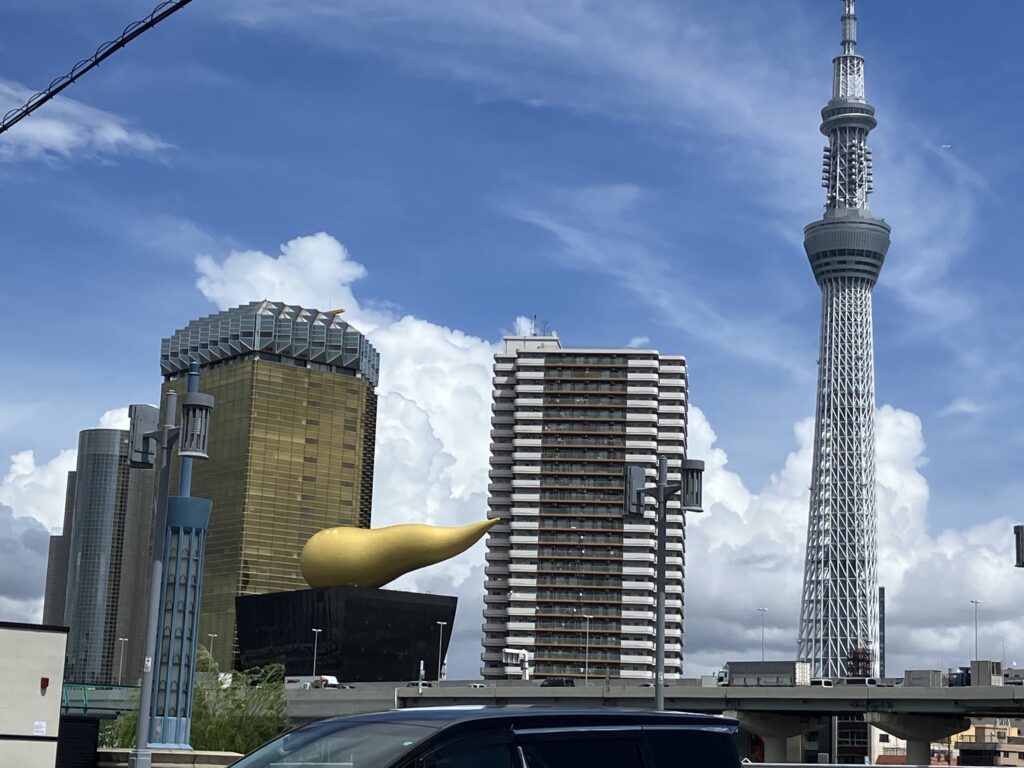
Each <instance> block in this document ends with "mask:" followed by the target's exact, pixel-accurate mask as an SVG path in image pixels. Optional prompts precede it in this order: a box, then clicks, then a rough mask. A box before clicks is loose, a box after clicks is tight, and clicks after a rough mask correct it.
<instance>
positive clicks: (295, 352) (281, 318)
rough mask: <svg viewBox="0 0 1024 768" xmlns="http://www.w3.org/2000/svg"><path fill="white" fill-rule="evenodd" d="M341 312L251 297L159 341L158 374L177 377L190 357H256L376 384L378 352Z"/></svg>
mask: <svg viewBox="0 0 1024 768" xmlns="http://www.w3.org/2000/svg"><path fill="white" fill-rule="evenodd" d="M342 311H343V310H340V309H339V310H332V311H328V312H321V311H320V310H317V309H306V308H304V307H299V306H295V305H292V304H284V303H283V302H279V301H253V302H250V303H248V304H243V305H242V306H240V307H235V308H233V309H226V310H224V311H222V312H216V313H214V314H212V315H207V316H206V317H203V318H200V319H198V320H193V321H192V322H190V323H189V324H188V325H186V326H185V327H184V328H181V329H180V330H177V331H175V332H174V333H173V334H172V335H171V336H170V337H169V338H165V339H163V340H162V341H161V343H160V372H161V373H162V374H163V376H164V378H166V379H173V378H176V377H178V376H180V375H182V374H184V373H187V372H188V366H189V362H191V361H192V360H196V361H198V362H199V365H200V366H201V367H208V366H213V365H217V364H218V363H222V362H225V361H228V360H231V359H233V358H239V357H247V356H249V355H258V356H259V357H260V358H263V359H271V360H274V359H277V360H280V361H289V362H291V361H294V362H295V363H297V364H303V363H306V364H308V365H309V367H314V368H319V367H321V366H323V367H324V368H327V369H334V370H337V371H338V372H339V373H349V374H350V375H356V376H361V377H362V378H365V379H367V380H368V381H369V382H370V383H371V384H372V385H373V386H374V387H376V386H377V381H378V378H379V375H380V355H379V354H378V352H377V350H376V349H374V348H373V345H372V344H370V342H369V341H367V339H366V337H365V336H363V334H361V333H360V332H359V331H357V330H356V329H355V328H353V327H352V326H351V325H349V324H348V323H347V322H345V321H344V320H343V319H342Z"/></svg>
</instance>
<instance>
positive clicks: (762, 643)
mask: <svg viewBox="0 0 1024 768" xmlns="http://www.w3.org/2000/svg"><path fill="white" fill-rule="evenodd" d="M757 612H758V613H760V614H761V661H764V615H765V614H766V613H768V609H767V608H764V607H761V608H758V609H757Z"/></svg>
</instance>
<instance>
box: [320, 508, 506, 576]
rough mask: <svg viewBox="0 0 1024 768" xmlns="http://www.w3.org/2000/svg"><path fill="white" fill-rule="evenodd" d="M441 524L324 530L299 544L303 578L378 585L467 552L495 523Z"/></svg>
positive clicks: (494, 521) (489, 521) (491, 521)
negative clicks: (446, 526) (444, 525)
mask: <svg viewBox="0 0 1024 768" xmlns="http://www.w3.org/2000/svg"><path fill="white" fill-rule="evenodd" d="M497 522H498V520H497V519H494V520H484V521H483V522H480V523H473V524H472V525H463V526H459V527H456V528H444V527H441V526H436V525H414V524H410V525H392V526H389V527H387V528H376V529H366V528H348V527H339V528H325V529H324V530H322V531H319V532H318V533H314V534H313V535H312V536H311V537H310V539H309V541H307V542H306V546H304V547H303V548H302V577H303V578H304V579H305V580H306V583H307V584H309V586H311V587H338V586H342V585H351V586H354V587H382V586H384V585H385V584H387V583H388V582H389V581H394V580H395V579H397V578H398V577H399V576H401V575H403V574H406V573H409V572H410V571H415V570H416V569H417V568H423V567H425V566H428V565H433V564H434V563H440V562H441V561H443V560H447V559H448V558H450V557H455V555H458V554H460V553H461V552H465V551H466V550H467V549H469V548H470V547H471V546H473V545H474V544H475V543H476V542H477V541H479V540H480V537H481V536H483V535H484V534H485V533H487V531H488V530H489V529H490V528H491V526H492V525H494V524H495V523H497Z"/></svg>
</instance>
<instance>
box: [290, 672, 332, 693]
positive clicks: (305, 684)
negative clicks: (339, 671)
mask: <svg viewBox="0 0 1024 768" xmlns="http://www.w3.org/2000/svg"><path fill="white" fill-rule="evenodd" d="M284 687H285V689H286V690H288V689H291V690H303V691H308V690H316V689H320V688H341V687H342V686H341V683H339V682H338V678H336V677H335V676H334V675H285V678H284Z"/></svg>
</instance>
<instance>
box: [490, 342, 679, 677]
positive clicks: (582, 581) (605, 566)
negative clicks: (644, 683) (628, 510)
mask: <svg viewBox="0 0 1024 768" xmlns="http://www.w3.org/2000/svg"><path fill="white" fill-rule="evenodd" d="M686 414H687V379H686V360H685V358H683V357H681V356H668V355H660V354H658V352H656V351H654V350H649V349H567V348H564V347H562V345H561V343H560V342H559V339H558V336H557V335H554V334H552V335H550V336H509V337H506V338H505V349H504V351H503V352H501V353H499V354H497V355H495V359H494V405H493V418H492V420H491V424H492V431H491V484H490V486H489V491H490V500H489V506H490V509H489V513H488V515H489V517H491V518H499V519H500V520H501V523H499V524H498V525H496V526H495V527H494V528H492V529H491V531H490V534H489V535H488V539H487V567H486V576H487V581H486V595H485V596H484V639H483V654H482V657H481V658H482V659H483V669H482V672H483V675H484V677H485V678H487V679H503V678H506V677H510V678H518V677H520V674H521V670H520V668H519V667H515V668H514V669H513V668H507V667H506V666H505V663H504V662H503V651H505V650H508V649H521V650H525V651H528V652H529V653H530V654H531V655H532V659H531V662H530V663H531V667H532V668H531V673H532V674H533V675H534V676H536V677H538V678H545V677H576V678H591V679H603V678H604V677H606V676H607V677H625V678H636V679H653V677H654V665H655V658H654V644H655V607H656V590H655V556H656V541H655V512H654V502H653V501H651V500H648V501H647V502H646V509H645V514H644V517H643V519H641V518H639V517H634V518H628V519H624V518H623V501H624V490H623V474H624V467H625V465H627V464H633V465H640V466H643V467H645V468H646V470H647V476H648V480H649V481H650V483H651V484H653V483H654V481H655V479H656V475H657V456H658V455H659V454H664V455H666V456H667V457H668V458H669V481H670V482H678V481H679V479H680V474H679V465H680V462H681V461H682V460H683V459H684V458H685V456H686ZM668 507H669V508H668V547H667V582H666V583H667V589H666V632H665V635H666V662H665V673H666V677H667V678H668V679H673V678H678V677H680V676H681V674H682V663H683V558H684V551H685V546H684V540H685V527H684V518H683V512H682V510H681V508H680V502H679V500H678V499H676V500H673V501H670V502H669V503H668ZM505 658H509V654H505Z"/></svg>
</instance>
